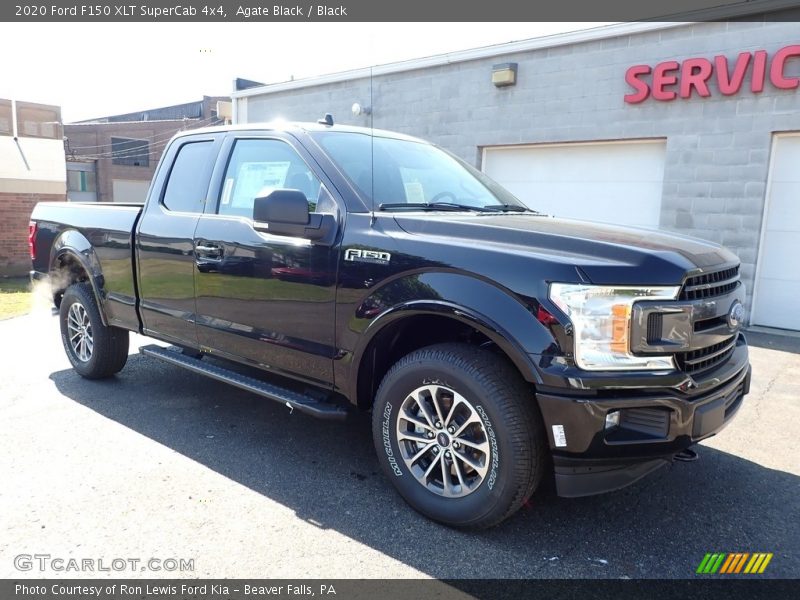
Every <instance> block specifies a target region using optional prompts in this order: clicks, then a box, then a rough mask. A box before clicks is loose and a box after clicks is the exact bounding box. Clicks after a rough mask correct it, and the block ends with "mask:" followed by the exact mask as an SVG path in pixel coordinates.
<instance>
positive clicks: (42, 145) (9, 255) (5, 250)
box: [0, 99, 66, 277]
mask: <svg viewBox="0 0 800 600" xmlns="http://www.w3.org/2000/svg"><path fill="white" fill-rule="evenodd" d="M61 138H62V132H61V108H60V107H58V106H50V105H45V104H34V103H32V102H19V101H17V102H15V101H12V100H4V99H0V277H9V276H17V275H25V274H27V273H28V271H29V270H30V268H31V261H30V254H29V250H28V222H29V221H30V215H31V211H32V210H33V207H34V205H35V204H36V203H37V202H43V201H63V200H65V199H66V168H65V161H64V144H63V142H62V139H61Z"/></svg>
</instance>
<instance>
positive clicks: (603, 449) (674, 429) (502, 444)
mask: <svg viewBox="0 0 800 600" xmlns="http://www.w3.org/2000/svg"><path fill="white" fill-rule="evenodd" d="M30 243H31V252H32V256H33V271H32V277H33V279H35V280H43V279H47V280H48V281H49V282H50V283H51V288H52V293H53V299H54V302H55V305H56V306H57V307H59V310H60V313H59V314H60V322H61V334H62V340H63V343H64V348H65V350H66V353H67V355H68V356H69V359H70V361H71V363H72V364H73V366H74V368H75V369H76V371H77V372H78V373H80V374H81V375H82V376H84V377H87V378H89V379H93V378H100V377H108V376H111V375H113V374H114V373H116V372H118V371H119V370H120V369H122V368H123V366H124V365H125V362H126V359H127V356H128V332H129V331H135V332H138V333H141V334H144V335H146V336H150V337H153V338H156V339H158V340H162V341H165V342H168V343H169V344H172V346H170V347H165V346H163V345H155V344H154V345H150V346H145V347H144V348H141V350H140V351H141V352H143V353H144V354H146V355H149V356H152V357H155V358H158V359H161V360H166V361H169V362H170V363H172V364H174V365H176V366H178V367H183V368H187V369H190V370H192V371H195V372H197V373H199V374H203V375H206V376H209V377H213V378H216V379H218V380H221V381H225V382H227V383H230V384H232V385H235V386H238V387H240V388H244V389H247V390H250V391H252V392H253V393H256V394H260V395H261V396H264V397H266V398H270V399H272V400H277V401H279V402H281V403H284V404H286V405H287V406H289V407H290V408H292V409H293V410H297V411H302V412H305V413H309V414H312V415H315V416H318V417H323V418H331V419H338V418H343V417H344V416H345V415H346V414H347V413H348V412H349V411H351V410H355V409H360V410H367V411H369V410H371V411H372V415H373V419H372V423H373V431H372V434H373V437H374V442H375V447H376V450H377V453H378V457H379V461H380V463H381V465H382V467H383V469H384V471H385V472H386V474H387V476H388V478H389V479H390V480H391V481H392V483H393V484H394V485H395V486H396V488H397V490H398V491H399V493H400V494H401V495H402V496H403V498H405V499H406V501H408V502H409V504H411V506H413V507H414V508H415V509H417V510H418V511H420V512H421V513H423V514H425V515H427V516H428V517H430V518H433V519H436V520H438V521H441V522H443V523H446V524H448V525H452V526H457V527H488V526H491V525H494V524H496V523H498V522H500V521H501V520H503V519H505V518H506V517H508V516H509V515H511V514H513V513H514V511H516V510H517V509H518V508H519V507H520V506H521V505H522V504H523V503H524V502H525V501H526V500H527V499H528V498H529V497H530V496H531V495H532V494H533V492H534V490H535V489H536V488H537V486H538V485H539V483H540V481H541V479H542V477H543V476H545V477H547V476H550V477H552V474H553V473H554V475H555V484H556V489H557V491H558V493H559V494H560V495H562V496H568V497H569V496H582V495H589V494H594V493H599V492H604V491H609V490H614V489H618V488H621V487H623V486H626V485H628V484H630V483H632V482H634V481H636V480H637V479H639V478H640V477H642V476H644V475H646V474H647V473H649V472H651V471H653V470H654V469H656V468H658V467H659V466H661V465H663V464H665V463H667V462H668V461H670V460H673V459H674V458H676V457H678V458H681V457H684V458H685V457H689V456H690V455H691V453H692V451H691V450H689V446H691V445H692V444H695V443H696V442H697V441H699V440H702V439H704V438H707V437H709V436H711V435H714V434H716V433H717V432H718V431H720V430H721V429H722V428H723V427H724V426H725V425H726V424H727V423H728V422H729V421H730V420H731V418H732V417H733V416H734V414H735V413H736V411H737V410H738V408H739V407H740V405H741V403H742V399H743V397H744V396H745V395H746V394H747V393H748V391H749V386H750V365H749V361H748V351H747V345H746V342H745V338H744V336H743V335H742V333H740V326H741V323H742V320H743V316H744V310H743V307H742V300H743V299H744V289H743V286H742V284H741V282H740V281H739V261H738V260H737V258H736V256H735V255H733V254H732V253H731V252H729V251H727V250H726V249H724V248H722V247H720V246H718V245H715V244H712V243H709V242H705V241H701V240H696V239H691V238H687V237H682V236H677V235H671V234H667V233H663V232H657V231H645V230H631V229H629V228H623V227H615V226H607V225H598V224H593V223H588V222H581V221H569V220H562V219H554V218H551V217H548V216H545V215H542V214H540V213H538V212H535V211H532V210H530V209H529V208H526V207H525V206H524V205H523V204H522V203H520V202H519V201H518V200H517V199H516V198H514V197H513V196H512V195H511V194H509V193H508V192H507V191H505V190H503V189H502V188H501V187H499V186H498V185H497V184H496V183H494V182H492V181H491V180H490V179H488V178H487V177H486V176H485V175H483V174H482V173H480V172H479V171H477V170H476V169H474V168H473V167H471V166H469V165H468V164H466V163H464V162H463V161H461V160H459V159H458V158H456V157H454V156H452V155H451V154H449V153H447V152H445V151H444V150H442V149H440V148H437V147H436V146H433V145H430V144H428V143H425V142H423V141H420V140H417V139H413V138H409V137H405V136H402V135H399V134H392V133H388V132H382V131H375V130H371V129H360V128H350V127H342V126H338V125H336V126H330V125H327V124H319V125H317V124H312V125H284V126H275V127H272V126H266V125H264V126H256V125H249V126H239V127H226V128H212V129H206V130H196V131H191V132H186V133H182V134H179V135H177V136H176V137H175V138H174V139H173V140H172V141H171V142H170V144H169V146H168V148H167V149H166V151H165V153H164V156H163V158H162V160H161V162H160V164H159V166H158V170H157V171H156V174H155V176H154V179H153V182H152V185H151V187H150V191H149V195H148V198H147V201H146V203H145V204H144V206H141V205H130V204H105V205H104V204H91V203H87V204H75V203H43V204H39V205H38V206H37V207H36V208H35V210H34V212H33V216H32V222H31V231H30ZM204 357H205V358H204Z"/></svg>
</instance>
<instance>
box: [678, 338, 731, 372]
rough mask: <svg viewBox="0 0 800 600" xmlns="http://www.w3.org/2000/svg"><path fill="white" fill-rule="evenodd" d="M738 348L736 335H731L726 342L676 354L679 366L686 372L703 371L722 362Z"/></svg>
mask: <svg viewBox="0 0 800 600" xmlns="http://www.w3.org/2000/svg"><path fill="white" fill-rule="evenodd" d="M735 348H736V336H735V335H734V336H731V337H730V338H728V339H727V340H725V341H724V342H720V343H718V344H713V345H711V346H706V347H705V348H700V349H699V350H692V351H691V352H679V353H678V354H676V355H675V362H677V364H678V368H679V369H680V370H681V371H684V372H686V373H690V374H695V373H702V372H703V371H708V370H709V369H713V368H714V367H716V366H717V365H719V364H722V363H723V362H725V361H726V360H728V358H730V356H731V354H733V350H734V349H735Z"/></svg>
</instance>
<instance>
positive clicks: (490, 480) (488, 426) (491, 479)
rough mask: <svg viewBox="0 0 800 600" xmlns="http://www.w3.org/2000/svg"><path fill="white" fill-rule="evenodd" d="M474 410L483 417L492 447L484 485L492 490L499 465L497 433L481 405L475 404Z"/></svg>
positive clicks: (484, 426)
mask: <svg viewBox="0 0 800 600" xmlns="http://www.w3.org/2000/svg"><path fill="white" fill-rule="evenodd" d="M475 410H476V411H477V412H478V414H479V415H480V416H481V419H483V428H484V430H485V431H486V437H487V438H489V446H490V447H491V449H492V459H491V463H492V466H491V468H490V469H489V476H488V477H487V478H486V486H487V487H488V488H489V489H490V490H492V489H494V484H495V483H496V482H497V471H498V469H499V467H500V452H499V451H498V448H497V445H498V444H497V435H496V434H495V431H494V427H493V426H492V421H491V420H490V419H489V415H487V414H486V411H485V410H484V408H483V406H482V405H480V404H476V405H475Z"/></svg>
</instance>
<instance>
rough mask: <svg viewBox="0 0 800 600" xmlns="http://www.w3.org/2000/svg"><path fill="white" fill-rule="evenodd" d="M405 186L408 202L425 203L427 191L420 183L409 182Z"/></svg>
mask: <svg viewBox="0 0 800 600" xmlns="http://www.w3.org/2000/svg"><path fill="white" fill-rule="evenodd" d="M403 185H404V186H405V188H406V202H425V190H423V189H422V184H421V183H420V182H419V181H409V182H408V183H404V184H403Z"/></svg>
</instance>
